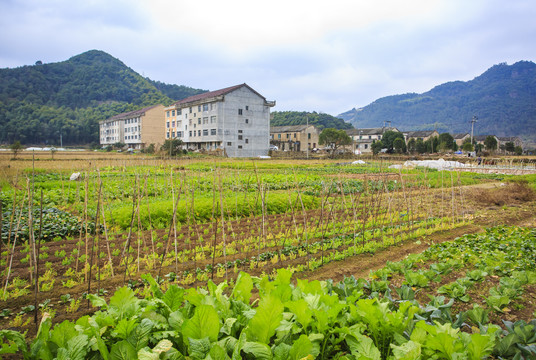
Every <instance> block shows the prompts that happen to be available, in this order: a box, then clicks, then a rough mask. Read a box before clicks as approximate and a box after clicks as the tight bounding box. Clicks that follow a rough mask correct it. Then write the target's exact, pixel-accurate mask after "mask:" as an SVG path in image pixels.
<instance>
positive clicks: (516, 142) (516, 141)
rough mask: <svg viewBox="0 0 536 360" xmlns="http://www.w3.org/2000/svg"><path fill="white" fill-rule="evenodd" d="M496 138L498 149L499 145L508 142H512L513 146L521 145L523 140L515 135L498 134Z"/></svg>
mask: <svg viewBox="0 0 536 360" xmlns="http://www.w3.org/2000/svg"><path fill="white" fill-rule="evenodd" d="M497 140H499V143H498V145H497V149H499V148H500V146H501V145H505V144H506V143H508V142H511V143H514V146H520V147H523V141H522V140H521V139H520V138H518V137H517V136H499V137H497Z"/></svg>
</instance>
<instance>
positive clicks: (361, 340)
mask: <svg viewBox="0 0 536 360" xmlns="http://www.w3.org/2000/svg"><path fill="white" fill-rule="evenodd" d="M346 343H347V344H348V347H349V348H350V351H351V352H352V355H354V356H355V357H356V359H358V360H381V354H380V351H379V350H378V348H377V347H376V346H375V345H374V342H373V341H372V339H371V338H369V337H368V336H365V335H361V334H358V333H354V334H352V335H350V336H347V337H346Z"/></svg>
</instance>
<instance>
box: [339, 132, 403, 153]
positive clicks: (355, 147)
mask: <svg viewBox="0 0 536 360" xmlns="http://www.w3.org/2000/svg"><path fill="white" fill-rule="evenodd" d="M388 130H391V131H398V129H397V128H394V127H379V128H361V129H349V130H346V133H347V134H348V136H350V137H351V138H352V151H353V152H354V154H362V153H370V152H372V143H373V142H375V141H378V140H381V139H382V136H383V133H384V132H386V131H388Z"/></svg>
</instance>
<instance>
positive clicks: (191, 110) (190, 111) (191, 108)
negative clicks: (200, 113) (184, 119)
mask: <svg viewBox="0 0 536 360" xmlns="http://www.w3.org/2000/svg"><path fill="white" fill-rule="evenodd" d="M191 113H192V107H191V106H190V114H191Z"/></svg>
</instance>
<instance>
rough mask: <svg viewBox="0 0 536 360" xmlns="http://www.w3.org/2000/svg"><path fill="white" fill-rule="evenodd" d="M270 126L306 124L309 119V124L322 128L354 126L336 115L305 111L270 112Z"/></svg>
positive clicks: (349, 127)
mask: <svg viewBox="0 0 536 360" xmlns="http://www.w3.org/2000/svg"><path fill="white" fill-rule="evenodd" d="M270 115H271V119H270V126H284V125H305V124H307V119H309V125H315V126H316V127H318V128H319V129H320V130H322V129H325V128H335V129H351V128H353V126H352V125H351V124H349V123H347V122H344V120H342V119H339V118H336V117H335V116H332V115H328V114H324V113H317V112H312V113H310V112H305V111H301V112H300V111H274V112H273V113H271V114H270Z"/></svg>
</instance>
